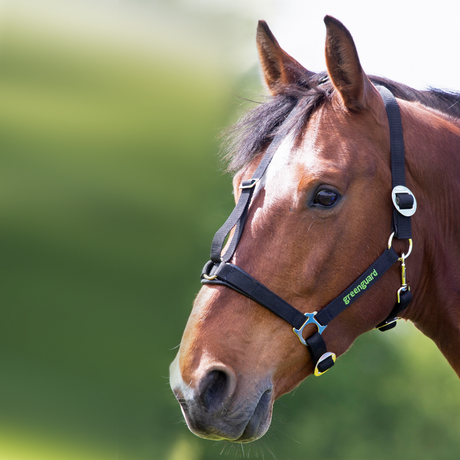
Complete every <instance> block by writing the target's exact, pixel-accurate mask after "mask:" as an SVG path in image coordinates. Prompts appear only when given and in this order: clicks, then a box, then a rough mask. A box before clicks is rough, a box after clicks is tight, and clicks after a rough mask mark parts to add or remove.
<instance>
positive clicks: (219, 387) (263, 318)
mask: <svg viewBox="0 0 460 460" xmlns="http://www.w3.org/2000/svg"><path fill="white" fill-rule="evenodd" d="M325 23H326V29H327V34H326V50H325V51H326V65H327V74H326V73H321V74H316V73H314V72H311V71H308V70H306V69H305V68H304V67H302V66H301V65H300V64H299V63H298V62H297V61H296V60H295V59H294V58H292V57H291V56H290V55H289V54H287V53H286V52H285V51H284V50H283V49H282V48H281V47H280V45H279V44H278V42H277V40H276V39H275V37H274V36H273V34H272V33H271V31H270V30H269V28H268V26H267V25H266V24H265V23H264V22H262V21H261V22H260V23H259V26H258V30H257V46H258V51H259V57H260V61H261V67H262V72H263V76H264V79H265V82H266V85H267V87H268V90H269V92H270V94H271V98H270V100H269V101H268V102H266V103H264V104H263V105H261V106H259V107H257V108H256V109H254V110H253V111H252V112H251V113H250V114H249V115H248V116H246V118H245V119H243V121H241V122H240V124H239V125H237V130H239V131H238V136H239V137H237V138H236V141H235V142H234V145H235V146H236V147H237V151H236V152H233V157H232V162H231V165H230V168H231V169H233V170H234V172H235V175H234V180H233V188H234V194H235V198H236V201H238V200H239V197H240V195H241V194H242V193H243V192H244V187H243V188H242V187H241V184H243V183H245V181H248V180H250V179H251V177H252V175H253V173H254V171H256V169H257V168H258V166H259V165H260V163H261V162H262V161H263V158H264V154H265V152H266V151H267V149H268V148H270V147H269V146H270V143H271V142H272V141H273V139H274V138H275V139H276V135H278V139H277V142H278V144H277V146H276V152H275V154H274V156H273V159H272V161H271V162H270V164H269V166H268V167H267V169H266V172H265V173H264V175H263V177H262V178H261V179H260V180H258V181H257V183H254V184H252V183H251V184H250V186H251V187H253V188H254V191H253V195H252V198H251V201H250V204H249V206H248V209H247V211H246V213H247V215H246V217H245V225H244V230H242V231H241V232H240V233H241V234H240V235H239V241H238V244H237V246H236V247H235V248H233V249H232V251H231V258H230V260H229V261H230V262H231V263H232V264H234V265H235V266H238V267H240V268H241V269H242V270H244V272H246V273H248V274H250V276H251V277H253V278H254V279H256V280H257V281H258V282H260V283H261V284H262V285H264V286H266V287H267V288H268V289H269V290H270V291H272V292H274V293H276V295H277V296H279V297H280V298H282V299H283V300H284V301H286V302H287V303H289V304H290V305H291V306H293V307H294V308H295V309H297V310H298V311H300V312H302V313H305V312H316V311H321V310H322V308H323V307H324V306H325V305H327V304H328V303H329V302H331V301H332V300H333V299H334V298H336V297H337V296H338V294H340V293H342V292H343V291H344V290H345V289H347V286H349V285H350V283H352V282H353V281H354V280H355V279H356V278H357V277H359V276H360V275H362V274H363V273H364V272H365V271H366V269H367V268H368V267H369V266H370V265H371V264H372V263H373V262H374V261H375V259H376V258H377V257H379V256H380V254H382V252H383V251H384V250H385V249H386V248H387V242H388V238H389V235H390V233H391V216H392V204H391V200H389V199H388V197H389V196H390V195H391V190H392V186H391V169H390V129H389V122H388V118H387V113H386V109H385V104H384V102H383V100H382V97H381V96H380V94H379V92H378V90H377V89H376V87H375V86H374V84H373V83H372V82H371V79H370V78H369V77H368V76H367V75H366V74H365V73H364V71H363V69H362V67H361V64H360V61H359V58H358V53H357V50H356V47H355V44H354V42H353V39H352V37H351V35H350V33H349V32H348V30H347V29H346V28H345V27H344V26H343V25H342V24H341V23H340V22H339V21H337V20H335V19H334V18H331V17H326V18H325ZM294 107H295V109H294ZM289 114H293V115H292V116H291V117H290V118H289V117H288V115H289ZM288 118H289V119H288ZM280 133H281V134H280ZM408 186H409V187H411V186H413V180H412V176H411V175H409V177H408ZM235 233H237V230H235V229H234V230H233V233H232V234H231V235H230V238H229V241H230V242H229V243H227V247H226V248H224V252H225V251H226V250H227V248H228V247H229V246H231V240H232V237H233V238H235ZM394 246H395V249H396V252H397V253H398V254H400V253H402V252H403V251H406V252H407V242H405V241H395V243H394ZM412 257H414V258H415V259H417V258H418V257H420V256H419V255H417V251H414V255H413V256H412ZM416 276H418V275H415V274H414V279H415V278H416ZM369 279H370V278H369V277H368V278H367V280H368V281H369ZM400 286H401V278H400V271H399V268H398V267H397V266H393V267H391V269H389V270H388V271H387V272H386V273H385V274H384V275H383V276H382V277H381V279H380V280H379V283H377V284H376V285H375V287H373V288H372V294H367V293H366V295H363V296H360V297H359V299H357V300H356V301H355V302H354V303H353V304H352V305H350V308H347V309H346V310H344V311H343V313H341V314H340V315H339V316H337V317H336V318H334V320H333V321H332V322H331V324H330V325H328V327H327V329H325V330H324V332H323V334H322V338H323V340H324V342H325V343H326V345H327V349H328V350H331V351H333V353H334V355H335V356H340V355H341V354H343V353H344V352H346V351H347V349H348V348H349V347H350V345H351V344H352V343H353V341H354V340H355V339H356V338H357V337H358V336H359V335H361V334H363V333H364V332H366V331H369V330H371V329H373V328H374V327H375V326H376V325H377V324H379V323H380V322H381V321H383V320H384V319H385V318H386V317H387V316H388V315H389V313H390V311H391V310H392V308H393V306H394V303H395V293H396V292H397V291H398V287H400ZM365 289H366V283H364V284H362V287H361V290H363V291H364V290H365ZM354 294H356V290H355V289H354V290H351V291H350V293H348V294H347V295H348V297H347V296H345V297H344V300H343V301H344V302H345V303H347V301H346V299H347V298H348V300H350V296H351V297H353V296H354ZM316 328H317V326H316V325H315V324H307V325H306V327H305V328H304V329H303V331H302V337H303V338H304V339H305V338H306V337H309V336H311V335H312V334H314V333H315V332H316ZM315 365H316V363H315V362H314V361H313V360H312V358H311V356H310V354H309V353H308V351H307V349H306V347H304V346H302V345H301V344H300V343H299V339H298V337H296V335H295V334H293V332H292V327H289V325H288V324H287V323H286V322H285V321H284V320H283V319H281V318H279V317H278V316H276V315H274V314H273V313H272V312H271V311H269V310H267V309H265V308H263V307H262V306H261V305H259V303H256V302H255V301H254V300H253V299H251V298H249V297H248V296H245V295H242V294H241V293H240V292H237V290H235V289H229V288H228V287H227V286H225V285H222V284H205V285H204V286H203V287H202V289H201V290H200V292H199V294H198V296H197V298H196V300H195V302H194V306H193V310H192V313H191V315H190V318H189V320H188V323H187V326H186V329H185V332H184V335H183V338H182V341H181V345H180V349H179V352H178V354H177V357H176V359H175V360H174V362H173V363H172V364H171V370H170V371H171V386H172V389H173V391H174V393H175V395H176V397H177V399H178V400H179V402H180V404H181V407H182V411H183V414H184V416H185V419H186V421H187V424H188V426H189V428H190V429H191V430H192V431H193V432H194V433H196V434H197V435H199V436H201V437H204V438H208V439H215V440H221V439H227V440H231V441H236V442H249V441H252V440H254V439H257V438H259V437H261V436H262V435H263V434H264V433H265V432H266V430H267V429H268V427H269V425H270V421H271V415H272V410H273V403H274V401H275V400H276V399H277V398H279V397H280V396H281V395H283V394H285V393H287V392H289V391H291V390H292V389H293V388H295V387H296V386H297V385H299V383H300V382H301V381H302V380H303V379H305V378H306V377H307V376H309V375H310V374H312V372H313V371H314V369H315Z"/></svg>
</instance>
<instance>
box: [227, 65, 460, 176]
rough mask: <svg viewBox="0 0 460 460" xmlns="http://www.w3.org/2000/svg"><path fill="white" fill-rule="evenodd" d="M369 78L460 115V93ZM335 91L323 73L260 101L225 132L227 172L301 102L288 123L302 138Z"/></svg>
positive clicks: (259, 148) (266, 140) (262, 144)
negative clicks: (293, 117)
mask: <svg viewBox="0 0 460 460" xmlns="http://www.w3.org/2000/svg"><path fill="white" fill-rule="evenodd" d="M369 78H370V80H371V82H372V83H373V84H374V85H381V86H384V87H386V88H388V89H389V90H390V91H391V92H392V93H393V94H394V95H395V96H396V97H397V98H399V99H402V100H405V101H408V102H417V103H420V104H422V105H424V106H425V107H428V108H431V109H434V110H437V111H439V112H441V113H443V114H444V115H446V116H448V117H450V118H455V119H457V118H460V93H456V92H449V91H443V90H440V89H436V88H430V89H429V90H426V91H421V90H416V89H413V88H411V87H409V86H407V85H403V84H401V83H397V82H394V81H392V80H389V79H386V78H383V77H374V76H370V77H369ZM334 92H335V90H334V87H333V86H332V84H331V83H330V81H328V80H327V74H326V73H325V72H323V73H319V74H316V76H315V77H314V78H313V79H311V80H310V81H308V82H306V81H305V82H301V83H299V84H297V85H290V86H286V87H285V88H284V89H283V91H282V92H281V93H280V94H278V95H276V96H269V97H267V98H266V101H265V102H259V103H256V104H257V106H256V107H254V108H252V109H250V110H249V111H248V112H247V113H246V114H244V115H243V116H242V117H241V118H240V119H239V120H238V121H237V122H236V123H235V124H234V125H233V126H231V127H229V128H228V129H226V130H224V132H223V133H222V139H223V143H222V157H223V160H224V162H225V163H226V171H227V172H230V173H235V172H237V171H238V170H240V169H241V168H242V167H243V166H245V165H247V164H248V163H249V162H251V161H252V160H253V159H254V158H256V157H257V156H258V155H259V154H261V153H262V152H263V151H264V150H265V148H266V147H267V146H268V145H269V144H270V142H271V141H272V140H273V139H274V137H275V136H276V134H277V132H278V129H279V128H280V126H281V125H282V124H283V122H284V121H285V120H286V119H287V117H288V115H289V114H290V113H291V111H292V110H293V109H294V107H296V105H298V104H299V105H300V106H301V108H302V110H301V111H300V114H299V116H298V117H297V118H295V119H292V120H290V121H289V126H286V128H287V131H286V132H287V133H289V135H291V136H293V138H294V139H296V138H298V137H299V136H300V135H301V133H302V132H303V130H304V128H305V126H306V125H307V123H308V120H309V119H310V117H311V115H312V114H313V112H314V111H315V110H316V109H317V108H318V107H320V106H322V105H323V104H324V103H325V102H326V101H328V100H331V98H332V96H333V94H334Z"/></svg>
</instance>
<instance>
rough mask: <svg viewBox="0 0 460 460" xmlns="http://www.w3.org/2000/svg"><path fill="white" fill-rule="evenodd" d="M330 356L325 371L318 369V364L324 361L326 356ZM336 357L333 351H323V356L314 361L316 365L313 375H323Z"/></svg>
mask: <svg viewBox="0 0 460 460" xmlns="http://www.w3.org/2000/svg"><path fill="white" fill-rule="evenodd" d="M329 357H330V358H332V361H333V362H332V364H331V365H330V366H329V367H328V368H327V369H326V370H325V371H320V370H319V369H318V366H319V365H320V364H321V363H322V362H323V361H324V360H326V359H327V358H329ZM336 359H337V356H336V355H335V353H331V352H330V351H328V352H327V353H324V355H323V356H321V358H319V359H318V362H317V363H316V366H315V376H316V377H319V376H320V375H323V374H325V373H326V372H327V371H328V370H329V369H330V368H331V367H332V366H333V364H334V363H335V360H336Z"/></svg>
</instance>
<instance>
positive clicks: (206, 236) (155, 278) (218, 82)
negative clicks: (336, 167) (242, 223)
mask: <svg viewBox="0 0 460 460" xmlns="http://www.w3.org/2000/svg"><path fill="white" fill-rule="evenodd" d="M201 5H202V6H201V8H196V7H195V6H194V5H193V2H186V1H183V2H180V3H179V2H153V1H147V0H145V1H137V2H136V1H125V2H123V1H113V2H110V1H104V2H102V1H101V2H74V1H51V0H50V1H22V0H21V1H14V2H8V1H5V2H2V3H1V4H0V219H1V221H0V244H1V246H2V250H1V261H2V262H1V264H0V267H1V271H2V273H1V285H2V293H3V294H2V299H3V302H2V305H3V307H2V314H1V329H0V330H1V334H0V459H8V460H35V459H47V460H48V459H79V460H80V459H88V460H91V459H95V460H96V459H97V460H105V459H130V460H144V459H153V460H210V459H215V458H222V457H219V456H220V455H222V456H223V458H227V456H228V458H262V459H263V458H266V459H268V458H276V459H281V460H286V459H300V458H312V459H317V460H332V459H335V460H348V459H350V460H351V459H353V460H361V459H363V460H364V459H369V458H372V459H375V460H380V459H382V460H383V459H392V460H399V459H401V460H402V459H404V460H406V459H407V458H418V459H419V460H422V459H433V458H436V459H437V460H440V459H446V460H447V459H455V458H458V452H460V436H459V434H460V418H459V414H460V394H459V382H458V379H457V377H456V376H455V374H454V373H453V371H452V370H451V369H450V367H449V366H448V365H447V363H446V362H445V361H444V360H443V358H442V357H441V355H440V353H439V352H438V350H437V349H436V347H435V346H434V345H433V344H432V343H431V342H430V341H429V340H428V339H426V338H425V337H423V336H422V335H421V334H420V333H418V332H416V331H415V329H414V328H413V326H411V325H410V324H400V325H399V326H398V328H397V329H396V330H395V331H392V332H390V333H388V334H385V335H384V334H380V333H378V332H375V333H370V334H368V335H367V336H364V337H361V338H360V339H359V340H358V341H357V343H356V344H355V345H354V347H353V349H352V351H351V352H350V353H348V354H347V355H346V356H344V357H343V358H341V359H340V361H339V363H338V365H337V366H336V367H335V368H334V371H333V372H330V373H328V374H327V375H325V376H323V377H322V378H321V379H314V378H310V379H308V380H307V382H305V383H304V384H302V385H301V387H300V388H298V389H297V390H296V391H295V392H294V393H293V394H290V395H287V396H285V397H283V398H282V399H281V400H280V401H279V402H277V404H276V405H275V414H274V421H273V424H272V428H271V429H270V431H269V432H268V434H267V435H266V436H265V437H264V438H262V440H260V441H258V442H256V443H253V444H251V445H247V446H244V447H241V446H233V445H230V444H226V443H214V442H210V441H205V440H201V439H199V438H197V437H195V436H194V435H192V434H191V433H189V431H188V429H187V428H186V426H185V424H184V422H183V419H182V415H181V413H180V408H179V405H178V404H177V403H176V401H175V400H174V397H173V395H172V393H171V391H170V389H169V384H168V366H169V363H170V362H171V361H172V359H173V358H174V356H175V353H176V349H175V347H177V345H178V344H179V342H180V338H181V334H182V331H183V328H184V326H185V323H186V320H187V317H188V314H189V311H190V308H191V304H192V301H193V298H194V295H195V294H196V292H197V291H198V289H199V287H200V284H199V273H200V270H201V267H202V265H203V264H204V262H205V261H206V260H207V257H208V252H209V245H210V241H211V238H212V235H213V233H214V231H215V230H216V229H217V228H218V226H219V225H220V224H221V223H222V222H223V220H224V219H225V217H226V216H227V214H228V213H229V211H230V210H231V208H232V195H231V185H230V177H228V176H226V175H224V174H223V173H222V168H221V165H220V163H219V159H218V156H217V154H216V153H217V151H218V141H217V140H216V138H217V136H218V133H219V131H220V130H221V129H222V128H223V127H225V126H227V125H228V124H230V123H232V122H233V121H234V120H235V119H236V118H237V116H238V114H241V113H242V111H244V110H245V108H246V107H247V105H248V104H247V103H244V102H243V101H242V100H241V99H239V98H238V97H236V95H239V96H243V97H248V98H256V99H257V98H259V99H260V97H261V95H262V94H263V88H262V86H261V85H260V82H259V74H258V67H257V61H256V51H255V43H254V31H255V25H256V21H255V20H256V19H257V18H258V17H259V15H260V16H263V13H259V12H258V11H256V12H255V11H254V10H257V8H255V9H253V10H251V9H250V8H243V7H242V6H241V5H242V3H241V2H236V4H235V6H234V7H227V8H226V9H222V10H219V9H216V8H214V9H208V8H206V2H202V3H201ZM266 8H268V6H266ZM321 40H322V38H321ZM249 105H250V104H249ZM409 269H410V267H409Z"/></svg>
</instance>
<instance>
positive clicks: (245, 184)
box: [238, 179, 260, 190]
mask: <svg viewBox="0 0 460 460" xmlns="http://www.w3.org/2000/svg"><path fill="white" fill-rule="evenodd" d="M259 180H260V179H250V180H244V181H243V182H241V185H240V186H239V187H238V188H240V189H243V190H244V189H248V188H253V187H254V186H255V185H256V184H257V182H259Z"/></svg>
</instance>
